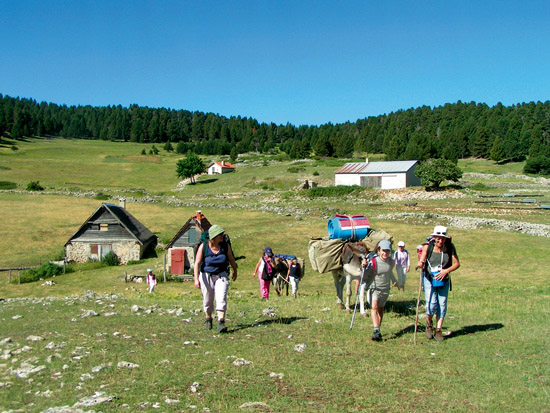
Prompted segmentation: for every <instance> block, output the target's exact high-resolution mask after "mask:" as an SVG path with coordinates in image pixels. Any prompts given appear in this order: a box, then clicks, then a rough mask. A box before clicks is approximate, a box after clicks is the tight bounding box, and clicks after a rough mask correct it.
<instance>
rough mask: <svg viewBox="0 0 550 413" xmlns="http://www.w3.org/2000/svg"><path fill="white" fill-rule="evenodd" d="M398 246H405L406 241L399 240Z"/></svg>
mask: <svg viewBox="0 0 550 413" xmlns="http://www.w3.org/2000/svg"><path fill="white" fill-rule="evenodd" d="M397 246H398V247H404V246H405V242H403V241H399V242H398V243H397Z"/></svg>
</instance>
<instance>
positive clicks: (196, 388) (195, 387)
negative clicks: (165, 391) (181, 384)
mask: <svg viewBox="0 0 550 413" xmlns="http://www.w3.org/2000/svg"><path fill="white" fill-rule="evenodd" d="M199 386H200V384H199V383H198V382H196V381H195V382H193V384H192V385H191V386H190V387H189V390H191V393H196V392H198V391H199Z"/></svg>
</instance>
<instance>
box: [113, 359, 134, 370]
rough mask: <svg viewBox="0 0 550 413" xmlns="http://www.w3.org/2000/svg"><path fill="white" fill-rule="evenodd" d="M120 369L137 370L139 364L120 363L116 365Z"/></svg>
mask: <svg viewBox="0 0 550 413" xmlns="http://www.w3.org/2000/svg"><path fill="white" fill-rule="evenodd" d="M116 366H117V367H118V368H119V369H137V368H139V364H134V363H130V362H129V361H119V363H118V364H117V365H116Z"/></svg>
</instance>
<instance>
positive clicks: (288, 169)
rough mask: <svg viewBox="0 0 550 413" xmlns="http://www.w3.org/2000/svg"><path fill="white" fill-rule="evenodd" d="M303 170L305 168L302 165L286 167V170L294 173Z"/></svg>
mask: <svg viewBox="0 0 550 413" xmlns="http://www.w3.org/2000/svg"><path fill="white" fill-rule="evenodd" d="M305 170H306V168H304V167H302V166H289V167H288V168H287V171H288V172H290V173H291V174H296V173H298V172H303V171H305Z"/></svg>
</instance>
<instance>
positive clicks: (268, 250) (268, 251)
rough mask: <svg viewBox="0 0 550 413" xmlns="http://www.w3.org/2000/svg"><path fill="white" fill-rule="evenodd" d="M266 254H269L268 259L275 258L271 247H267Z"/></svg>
mask: <svg viewBox="0 0 550 413" xmlns="http://www.w3.org/2000/svg"><path fill="white" fill-rule="evenodd" d="M264 252H265V253H266V254H267V256H268V257H273V250H272V249H271V248H270V247H265V250H264Z"/></svg>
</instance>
